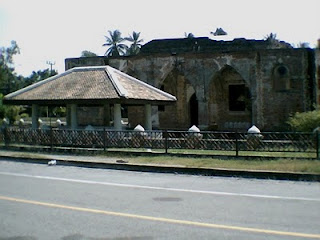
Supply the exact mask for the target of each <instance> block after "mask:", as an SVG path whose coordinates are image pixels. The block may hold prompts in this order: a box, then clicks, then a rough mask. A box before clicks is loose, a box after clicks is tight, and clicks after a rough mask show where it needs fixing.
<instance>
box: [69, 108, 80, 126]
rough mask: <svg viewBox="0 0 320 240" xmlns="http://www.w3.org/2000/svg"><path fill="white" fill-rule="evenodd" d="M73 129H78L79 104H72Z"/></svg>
mask: <svg viewBox="0 0 320 240" xmlns="http://www.w3.org/2000/svg"><path fill="white" fill-rule="evenodd" d="M70 108H71V129H77V127H78V120H77V105H76V104H71V106H70Z"/></svg>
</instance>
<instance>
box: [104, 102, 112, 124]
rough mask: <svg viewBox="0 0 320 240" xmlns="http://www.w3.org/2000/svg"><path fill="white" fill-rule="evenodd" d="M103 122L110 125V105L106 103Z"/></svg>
mask: <svg viewBox="0 0 320 240" xmlns="http://www.w3.org/2000/svg"><path fill="white" fill-rule="evenodd" d="M103 114H104V115H103V124H104V125H105V126H107V127H109V126H110V105H109V104H105V105H104V106H103Z"/></svg>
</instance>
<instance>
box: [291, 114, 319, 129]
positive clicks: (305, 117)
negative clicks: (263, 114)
mask: <svg viewBox="0 0 320 240" xmlns="http://www.w3.org/2000/svg"><path fill="white" fill-rule="evenodd" d="M287 123H288V124H289V126H290V127H291V129H292V130H293V131H297V132H312V131H313V130H314V129H316V128H317V127H320V110H314V111H310V112H302V113H299V112H297V113H295V114H294V115H293V116H292V117H290V118H289V120H288V122H287Z"/></svg>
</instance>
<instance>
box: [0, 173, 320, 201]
mask: <svg viewBox="0 0 320 240" xmlns="http://www.w3.org/2000/svg"><path fill="white" fill-rule="evenodd" d="M0 175H7V176H15V177H26V178H37V179H46V180H54V181H64V182H74V183H85V184H98V185H106V186H113V187H125V188H139V189H150V190H162V191H172V192H186V193H197V194H198V193H201V194H210V195H222V196H237V197H250V198H266V199H280V200H295V201H314V202H320V198H306V197H286V196H276V195H262V194H248V193H232V192H219V191H205V190H194V189H182V188H166V187H155V186H145V185H134V184H124V183H112V182H99V181H91V180H81V179H71V178H59V177H50V176H40V175H28V174H23V173H11V172H0Z"/></svg>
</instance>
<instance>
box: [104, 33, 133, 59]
mask: <svg viewBox="0 0 320 240" xmlns="http://www.w3.org/2000/svg"><path fill="white" fill-rule="evenodd" d="M108 33H109V35H110V36H105V38H106V43H104V44H103V45H102V46H108V47H109V48H108V50H107V51H106V53H105V54H104V55H105V56H107V57H114V56H121V55H125V54H126V51H127V49H128V46H127V45H125V44H123V43H122V42H123V41H124V40H125V39H124V38H122V37H121V32H120V31H119V30H114V31H113V32H112V31H110V30H109V31H108Z"/></svg>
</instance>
